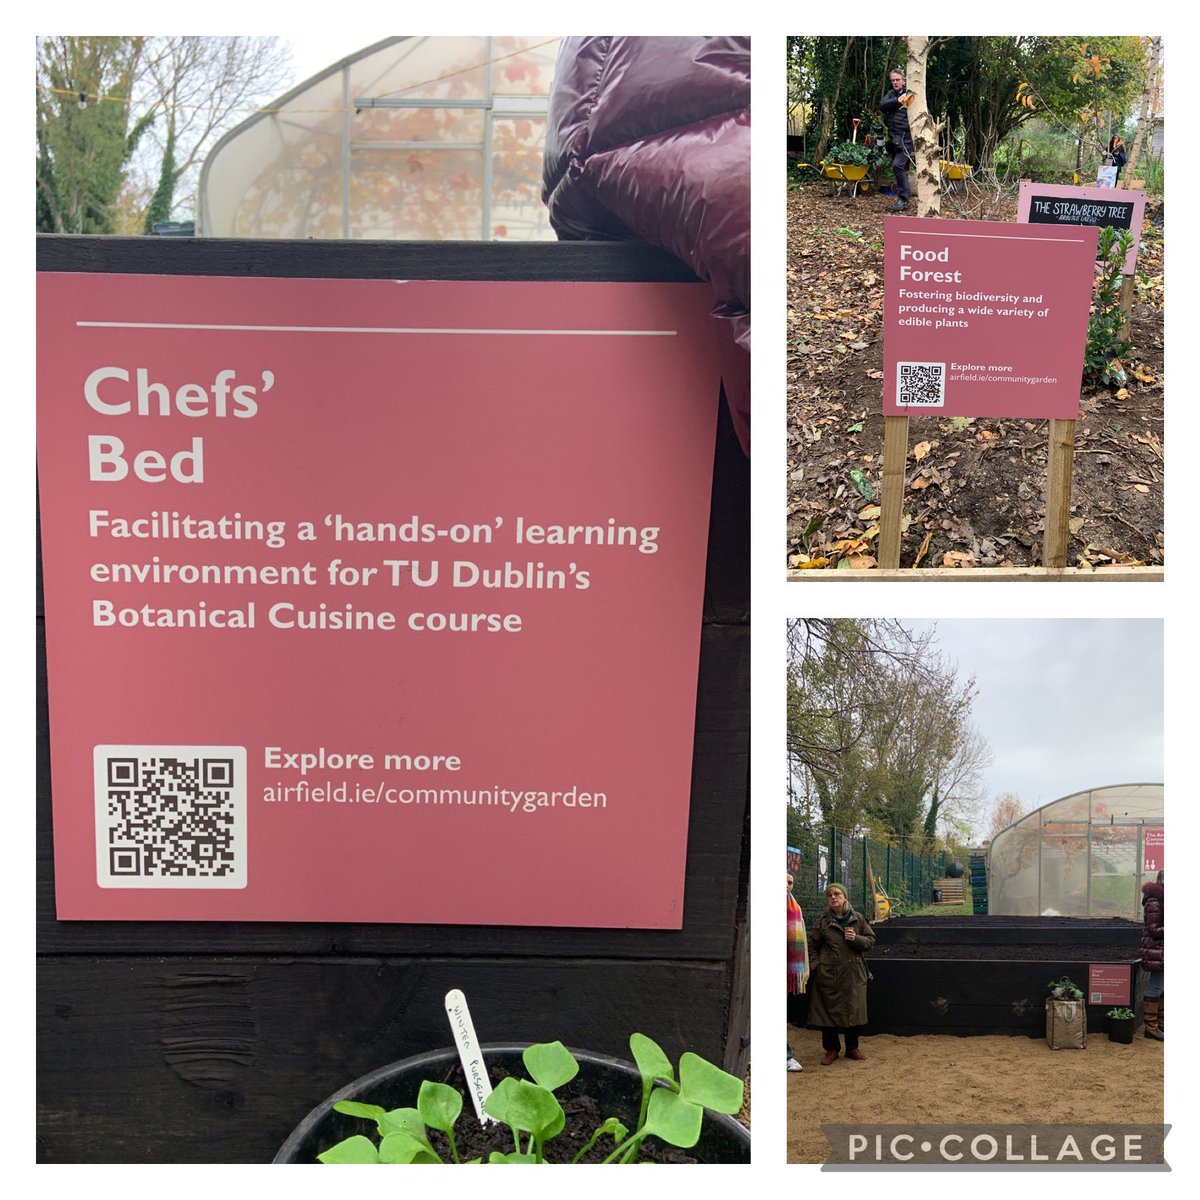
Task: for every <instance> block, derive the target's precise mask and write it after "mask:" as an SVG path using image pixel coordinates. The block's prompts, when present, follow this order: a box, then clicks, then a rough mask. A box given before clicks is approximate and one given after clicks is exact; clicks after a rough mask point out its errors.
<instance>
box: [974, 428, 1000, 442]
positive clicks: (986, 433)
mask: <svg viewBox="0 0 1200 1200" xmlns="http://www.w3.org/2000/svg"><path fill="white" fill-rule="evenodd" d="M975 436H976V437H977V438H978V439H979V440H980V441H981V442H994V441H995V440H996V439H997V438H998V437H999V436H1000V435H999V434H998V433H997V432H996V431H995V430H994V429H981V430H980V431H979V432H978V433H977V434H976V435H975Z"/></svg>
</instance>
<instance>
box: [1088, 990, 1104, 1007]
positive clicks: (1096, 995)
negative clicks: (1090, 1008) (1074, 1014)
mask: <svg viewBox="0 0 1200 1200" xmlns="http://www.w3.org/2000/svg"><path fill="white" fill-rule="evenodd" d="M1102 995H1103V993H1102V992H1093V993H1092V998H1091V999H1090V1000H1089V1001H1088V1003H1089V1004H1102V1003H1103V1001H1102V1000H1101V996H1102Z"/></svg>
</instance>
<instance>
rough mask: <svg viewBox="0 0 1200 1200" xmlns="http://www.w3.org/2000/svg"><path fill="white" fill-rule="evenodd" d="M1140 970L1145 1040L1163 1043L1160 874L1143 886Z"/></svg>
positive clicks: (1161, 885) (1161, 891)
mask: <svg viewBox="0 0 1200 1200" xmlns="http://www.w3.org/2000/svg"><path fill="white" fill-rule="evenodd" d="M1142 970H1143V971H1146V972H1148V973H1149V976H1150V978H1149V979H1148V980H1147V981H1146V1004H1145V1010H1144V1016H1145V1022H1146V1028H1145V1030H1144V1033H1145V1036H1146V1037H1148V1038H1153V1039H1154V1041H1156V1042H1161V1041H1163V1040H1164V1039H1163V1027H1162V1015H1163V873H1162V872H1161V871H1159V873H1158V878H1157V879H1156V880H1155V882H1154V883H1143V884H1142Z"/></svg>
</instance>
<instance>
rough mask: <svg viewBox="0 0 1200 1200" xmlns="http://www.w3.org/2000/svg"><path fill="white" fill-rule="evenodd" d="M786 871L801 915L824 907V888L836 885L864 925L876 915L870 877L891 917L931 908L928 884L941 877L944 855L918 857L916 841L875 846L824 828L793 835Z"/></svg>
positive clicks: (860, 836) (862, 837) (802, 829)
mask: <svg viewBox="0 0 1200 1200" xmlns="http://www.w3.org/2000/svg"><path fill="white" fill-rule="evenodd" d="M787 869H788V870H789V871H790V872H791V873H792V875H793V876H794V878H795V881H796V883H795V886H794V887H793V889H792V894H793V895H794V896H795V897H796V899H797V900H798V901H799V902H800V907H801V908H802V909H803V910H804V913H805V916H806V917H808V914H810V913H811V914H812V915H813V917H815V916H817V915H819V914H820V913H821V912H822V911H824V908H825V889H826V888H827V887H828V886H829V885H830V884H831V883H838V884H841V886H842V887H844V888H845V889H846V895H847V896H849V897H850V903H851V904H852V905H853V906H854V907H855V908H856V909H857V910H858V911H859V912H861V913H862V914H863V915H864V916H865V917H867V919H868V920H871V919H873V918H874V916H875V899H874V895H873V892H872V889H871V876H872V874H873V875H874V878H875V883H876V885H877V886H879V887H882V889H883V890H884V892H886V893H887V896H888V898H889V899H890V900H891V902H892V914H893V915H896V914H898V913H902V912H912V911H913V910H915V909H918V908H923V907H924V906H925V905H927V904H932V903H933V881H934V880H935V879H940V878H942V876H943V875H944V874H945V869H946V855H945V853H944V852H942V853H938V854H936V855H931V854H923V853H922V852H921V839H918V838H902V837H901V838H894V839H892V840H891V841H876V840H875V839H874V838H871V837H868V836H867V835H865V834H850V833H846V832H845V831H844V830H841V829H833V828H830V827H828V826H815V827H810V826H801V827H800V828H799V829H798V830H795V829H794V830H793V844H792V845H789V846H788V848H787Z"/></svg>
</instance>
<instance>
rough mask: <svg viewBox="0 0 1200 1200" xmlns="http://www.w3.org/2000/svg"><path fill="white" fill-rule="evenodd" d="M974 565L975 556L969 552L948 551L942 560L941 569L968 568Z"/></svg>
mask: <svg viewBox="0 0 1200 1200" xmlns="http://www.w3.org/2000/svg"><path fill="white" fill-rule="evenodd" d="M974 563H975V555H973V554H972V553H971V552H970V551H969V550H949V551H947V552H946V556H945V558H943V559H942V566H943V567H970V566H973V565H974Z"/></svg>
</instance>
